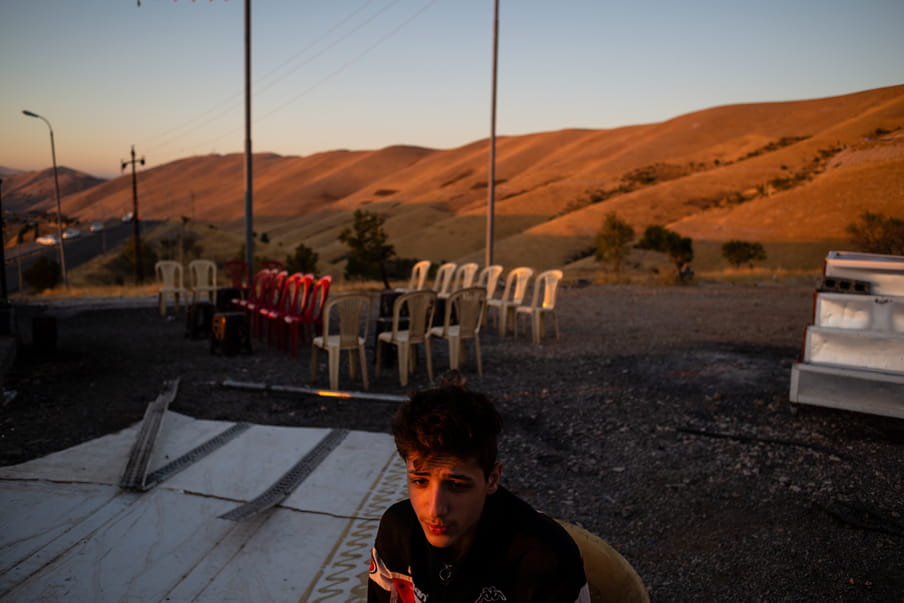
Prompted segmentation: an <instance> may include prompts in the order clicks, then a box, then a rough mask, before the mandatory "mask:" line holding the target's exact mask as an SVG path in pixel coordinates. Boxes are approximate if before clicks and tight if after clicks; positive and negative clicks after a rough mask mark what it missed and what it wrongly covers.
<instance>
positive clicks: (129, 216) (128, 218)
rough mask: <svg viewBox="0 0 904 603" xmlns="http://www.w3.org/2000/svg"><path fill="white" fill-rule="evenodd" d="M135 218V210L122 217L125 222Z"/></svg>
mask: <svg viewBox="0 0 904 603" xmlns="http://www.w3.org/2000/svg"><path fill="white" fill-rule="evenodd" d="M134 219H135V212H131V211H130V212H129V213H127V214H126V215H124V216H123V217H122V221H123V222H131V221H132V220H134Z"/></svg>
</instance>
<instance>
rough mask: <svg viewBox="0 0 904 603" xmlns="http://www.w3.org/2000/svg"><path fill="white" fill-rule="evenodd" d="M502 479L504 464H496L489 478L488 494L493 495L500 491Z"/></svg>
mask: <svg viewBox="0 0 904 603" xmlns="http://www.w3.org/2000/svg"><path fill="white" fill-rule="evenodd" d="M500 479H502V463H496V464H495V465H493V469H492V470H491V471H490V474H489V475H488V476H487V494H493V493H495V492H496V490H498V489H499V480H500Z"/></svg>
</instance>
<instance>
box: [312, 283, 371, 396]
mask: <svg viewBox="0 0 904 603" xmlns="http://www.w3.org/2000/svg"><path fill="white" fill-rule="evenodd" d="M334 313H336V314H337V316H338V322H339V326H338V329H339V332H338V333H332V334H331V333H330V318H331V317H332V315H333V314H334ZM369 317H370V297H368V296H367V295H364V294H348V295H339V296H337V297H333V298H332V299H330V300H329V301H328V302H326V305H325V306H324V307H323V335H318V336H317V337H314V338H313V339H312V340H311V383H314V382H315V381H316V380H317V350H318V349H320V350H326V353H327V358H328V364H329V372H330V389H332V390H338V389H339V361H340V355H341V353H342V350H348V374H349V377H350V378H352V379H354V378H355V355H356V354H357V356H358V362H359V364H360V365H361V381H362V382H363V383H364V389H369V387H370V385H369V384H368V382H367V355H366V353H365V350H364V343H365V342H366V341H367V323H368V320H369ZM362 325H363V326H362Z"/></svg>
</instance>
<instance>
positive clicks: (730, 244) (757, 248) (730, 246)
mask: <svg viewBox="0 0 904 603" xmlns="http://www.w3.org/2000/svg"><path fill="white" fill-rule="evenodd" d="M722 257H723V258H725V259H726V260H727V261H728V263H729V264H731V265H732V266H734V267H735V268H740V267H741V266H742V265H743V264H749V265H750V266H751V267H753V263H754V262H762V261H763V260H765V259H766V250H765V249H763V245H762V243H751V242H750V241H738V240H732V241H726V242H725V243H722Z"/></svg>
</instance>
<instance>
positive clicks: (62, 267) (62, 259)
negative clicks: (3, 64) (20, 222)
mask: <svg viewBox="0 0 904 603" xmlns="http://www.w3.org/2000/svg"><path fill="white" fill-rule="evenodd" d="M22 113H23V114H25V115H27V116H28V117H37V118H38V119H40V120H41V121H43V122H44V123H45V124H47V128H48V129H49V130H50V156H51V157H52V158H53V188H54V191H55V192H56V206H57V249H58V250H59V255H60V273H61V275H62V277H63V286H64V287H66V288H67V289H68V288H69V279H68V278H67V276H66V254H65V253H64V252H63V210H62V209H61V207H60V180H59V178H58V177H57V163H56V146H55V145H54V143H53V126H51V125H50V122H49V121H47V120H46V119H45V118H43V117H41V116H40V115H38V114H37V113H32V112H31V111H26V110H24V109H23V110H22Z"/></svg>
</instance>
